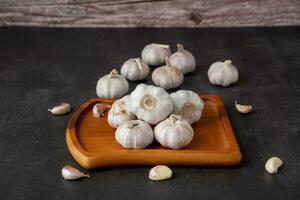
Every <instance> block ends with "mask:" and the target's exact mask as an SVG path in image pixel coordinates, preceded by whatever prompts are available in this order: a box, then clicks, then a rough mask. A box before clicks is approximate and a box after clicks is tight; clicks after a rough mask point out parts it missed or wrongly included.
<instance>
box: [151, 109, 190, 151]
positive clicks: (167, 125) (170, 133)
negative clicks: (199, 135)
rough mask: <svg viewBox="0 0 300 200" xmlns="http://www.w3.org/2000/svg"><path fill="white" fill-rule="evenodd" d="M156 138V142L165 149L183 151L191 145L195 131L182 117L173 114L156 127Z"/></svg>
mask: <svg viewBox="0 0 300 200" xmlns="http://www.w3.org/2000/svg"><path fill="white" fill-rule="evenodd" d="M154 136H155V139H156V141H157V142H158V143H160V144H161V145H162V146H164V147H168V148H171V149H181V148H183V147H185V146H187V145H189V144H190V143H191V141H192V140H193V137H194V131H193V128H192V127H191V125H190V124H189V123H188V122H187V121H186V120H185V119H182V118H181V116H180V115H175V114H172V115H170V117H169V118H167V119H165V120H164V121H162V122H160V123H159V124H157V125H156V126H155V128H154Z"/></svg>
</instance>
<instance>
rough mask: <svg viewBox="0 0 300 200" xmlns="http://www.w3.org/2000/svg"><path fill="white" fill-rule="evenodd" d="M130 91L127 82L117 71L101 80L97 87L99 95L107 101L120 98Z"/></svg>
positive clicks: (114, 70)
mask: <svg viewBox="0 0 300 200" xmlns="http://www.w3.org/2000/svg"><path fill="white" fill-rule="evenodd" d="M128 89H129V85H128V82H127V80H126V79H125V78H124V77H123V76H121V75H120V74H119V72H118V71H117V70H116V69H113V70H112V71H111V72H110V73H109V74H107V75H105V76H103V77H102V78H100V79H99V80H98V82H97V86H96V92H97V95H98V96H99V97H100V98H105V99H112V98H120V97H122V96H123V95H124V94H125V93H126V92H127V91H128Z"/></svg>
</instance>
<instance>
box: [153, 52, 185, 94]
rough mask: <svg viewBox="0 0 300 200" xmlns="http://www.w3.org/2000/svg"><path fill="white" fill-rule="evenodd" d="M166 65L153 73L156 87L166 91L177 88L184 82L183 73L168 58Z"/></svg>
mask: <svg viewBox="0 0 300 200" xmlns="http://www.w3.org/2000/svg"><path fill="white" fill-rule="evenodd" d="M165 60H166V65H164V66H161V67H158V68H156V69H155V70H154V71H153V73H152V80H153V82H154V84H155V85H156V86H159V87H162V88H164V89H166V90H168V89H171V88H176V87H178V86H179V85H181V83H182V82H183V74H182V72H181V71H180V70H179V69H177V68H175V67H173V66H172V65H171V64H170V62H169V58H168V57H166V59H165Z"/></svg>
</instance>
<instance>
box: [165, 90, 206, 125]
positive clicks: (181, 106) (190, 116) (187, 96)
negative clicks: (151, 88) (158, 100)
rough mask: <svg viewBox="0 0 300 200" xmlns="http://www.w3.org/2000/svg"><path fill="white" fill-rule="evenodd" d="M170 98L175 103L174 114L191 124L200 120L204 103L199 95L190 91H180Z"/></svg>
mask: <svg viewBox="0 0 300 200" xmlns="http://www.w3.org/2000/svg"><path fill="white" fill-rule="evenodd" d="M170 96H171V98H172V101H173V103H174V111H173V113H175V114H178V115H181V116H182V117H183V118H184V119H185V120H187V121H188V122H189V123H190V124H192V123H194V122H196V121H198V120H199V119H200V117H201V115H202V110H203V108H204V103H203V101H202V99H201V98H200V97H199V95H198V94H196V93H195V92H193V91H189V90H178V91H177V92H174V93H172V94H170Z"/></svg>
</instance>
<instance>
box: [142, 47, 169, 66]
mask: <svg viewBox="0 0 300 200" xmlns="http://www.w3.org/2000/svg"><path fill="white" fill-rule="evenodd" d="M170 55H171V50H170V46H169V45H164V44H156V43H152V44H148V45H146V46H145V47H144V49H143V51H142V59H143V60H144V61H145V62H146V63H147V64H148V65H152V66H158V65H163V64H164V63H165V57H169V56H170Z"/></svg>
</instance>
